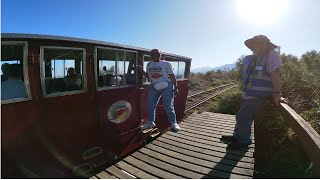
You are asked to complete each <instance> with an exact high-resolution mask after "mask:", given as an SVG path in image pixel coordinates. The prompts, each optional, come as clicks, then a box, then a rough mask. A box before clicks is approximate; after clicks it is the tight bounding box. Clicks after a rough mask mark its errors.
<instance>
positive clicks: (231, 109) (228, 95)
mask: <svg viewBox="0 0 320 180" xmlns="http://www.w3.org/2000/svg"><path fill="white" fill-rule="evenodd" d="M216 99H219V101H218V102H216V103H213V104H212V105H211V106H210V107H209V111H211V112H216V113H223V114H236V113H237V112H238V110H239V107H240V101H241V99H240V91H239V90H238V89H235V88H233V89H232V90H231V91H228V92H225V93H223V94H221V95H219V96H218V97H217V98H216Z"/></svg>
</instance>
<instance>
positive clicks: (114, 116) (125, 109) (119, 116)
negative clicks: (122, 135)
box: [108, 101, 132, 124]
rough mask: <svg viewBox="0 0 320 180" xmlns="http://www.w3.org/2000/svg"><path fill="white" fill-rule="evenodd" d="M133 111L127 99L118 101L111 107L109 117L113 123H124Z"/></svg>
mask: <svg viewBox="0 0 320 180" xmlns="http://www.w3.org/2000/svg"><path fill="white" fill-rule="evenodd" d="M131 111H132V107H131V105H130V103H129V102H127V101H118V102H116V103H114V104H112V106H111V107H110V108H109V110H108V118H109V121H111V122H113V123H117V124H119V123H122V122H124V121H126V120H127V119H128V118H129V116H130V114H131Z"/></svg>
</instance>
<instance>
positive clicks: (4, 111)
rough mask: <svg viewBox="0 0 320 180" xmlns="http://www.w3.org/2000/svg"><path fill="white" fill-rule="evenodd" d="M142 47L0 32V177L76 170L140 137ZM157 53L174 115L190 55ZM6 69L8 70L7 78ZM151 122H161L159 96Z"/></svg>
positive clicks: (124, 150) (118, 153) (108, 158)
mask: <svg viewBox="0 0 320 180" xmlns="http://www.w3.org/2000/svg"><path fill="white" fill-rule="evenodd" d="M149 53H150V49H144V48H139V47H132V46H126V45H121V44H115V43H108V42H102V41H94V40H88V39H79V38H69V37H62V36H48V35H34V34H9V33H2V34H1V70H2V75H1V155H2V156H1V168H2V177H4V178H23V177H33V178H37V177H41V178H65V177H73V176H74V175H77V176H81V175H84V174H86V173H87V172H89V171H91V170H93V169H94V168H95V167H97V166H99V165H101V164H105V163H111V162H112V161H114V160H115V159H117V158H121V157H124V156H125V155H127V154H128V153H130V152H132V151H134V150H135V149H136V148H138V147H140V146H141V145H143V144H144V142H145V141H146V139H147V138H148V137H147V136H146V135H145V134H143V133H142V132H141V130H140V125H141V123H142V122H143V121H146V120H147V119H146V117H147V116H146V93H147V87H148V80H146V79H145V78H144V77H143V76H142V75H141V74H139V72H138V71H137V70H136V68H135V67H136V66H137V65H142V66H144V68H145V66H146V64H147V63H148V61H150V54H149ZM164 55H165V59H166V60H167V61H170V62H171V63H172V66H173V68H174V72H175V75H176V77H177V81H178V86H179V91H180V92H179V93H178V95H177V96H176V97H175V109H176V113H177V119H178V121H180V120H181V119H182V118H183V116H184V109H185V102H186V98H187V94H188V77H189V73H190V64H191V59H190V58H188V57H184V56H179V55H175V54H170V53H164ZM8 67H9V68H8ZM12 72H13V73H14V74H15V77H16V78H14V79H12V77H9V78H10V79H11V81H7V79H9V78H8V77H7V74H8V73H12ZM70 81H73V82H76V83H75V84H76V85H74V84H73V85H70V83H69V82H70ZM8 82H10V83H8ZM156 123H157V125H158V127H159V128H160V129H161V130H164V129H166V128H168V127H169V123H168V122H167V120H166V115H165V112H164V110H163V108H162V106H161V103H160V105H159V106H158V108H157V120H156Z"/></svg>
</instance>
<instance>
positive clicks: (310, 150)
mask: <svg viewBox="0 0 320 180" xmlns="http://www.w3.org/2000/svg"><path fill="white" fill-rule="evenodd" d="M280 111H281V114H282V116H284V118H285V119H287V120H288V121H289V124H290V127H291V128H292V130H293V131H294V132H295V134H296V135H297V138H298V139H299V141H300V144H301V146H302V148H303V149H304V151H305V152H306V153H307V155H308V156H309V158H310V160H311V161H313V162H314V163H315V164H317V165H318V166H319V167H320V135H319V134H318V133H317V132H316V131H315V130H314V129H313V128H312V127H311V126H310V124H308V123H307V122H306V121H305V120H304V119H302V117H301V116H300V115H299V114H297V113H296V112H295V111H294V110H293V109H292V108H290V107H289V106H288V105H287V104H284V103H281V104H280Z"/></svg>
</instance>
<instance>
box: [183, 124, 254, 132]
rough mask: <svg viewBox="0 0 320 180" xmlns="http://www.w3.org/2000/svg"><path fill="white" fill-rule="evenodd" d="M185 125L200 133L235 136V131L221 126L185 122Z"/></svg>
mask: <svg viewBox="0 0 320 180" xmlns="http://www.w3.org/2000/svg"><path fill="white" fill-rule="evenodd" d="M183 123H184V124H186V125H188V127H190V128H194V129H197V130H198V131H203V132H215V133H217V132H219V133H220V134H233V132H234V130H233V129H224V128H222V127H221V126H219V125H205V124H198V123H193V122H183ZM251 132H252V133H253V132H254V129H253V126H252V131H251Z"/></svg>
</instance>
